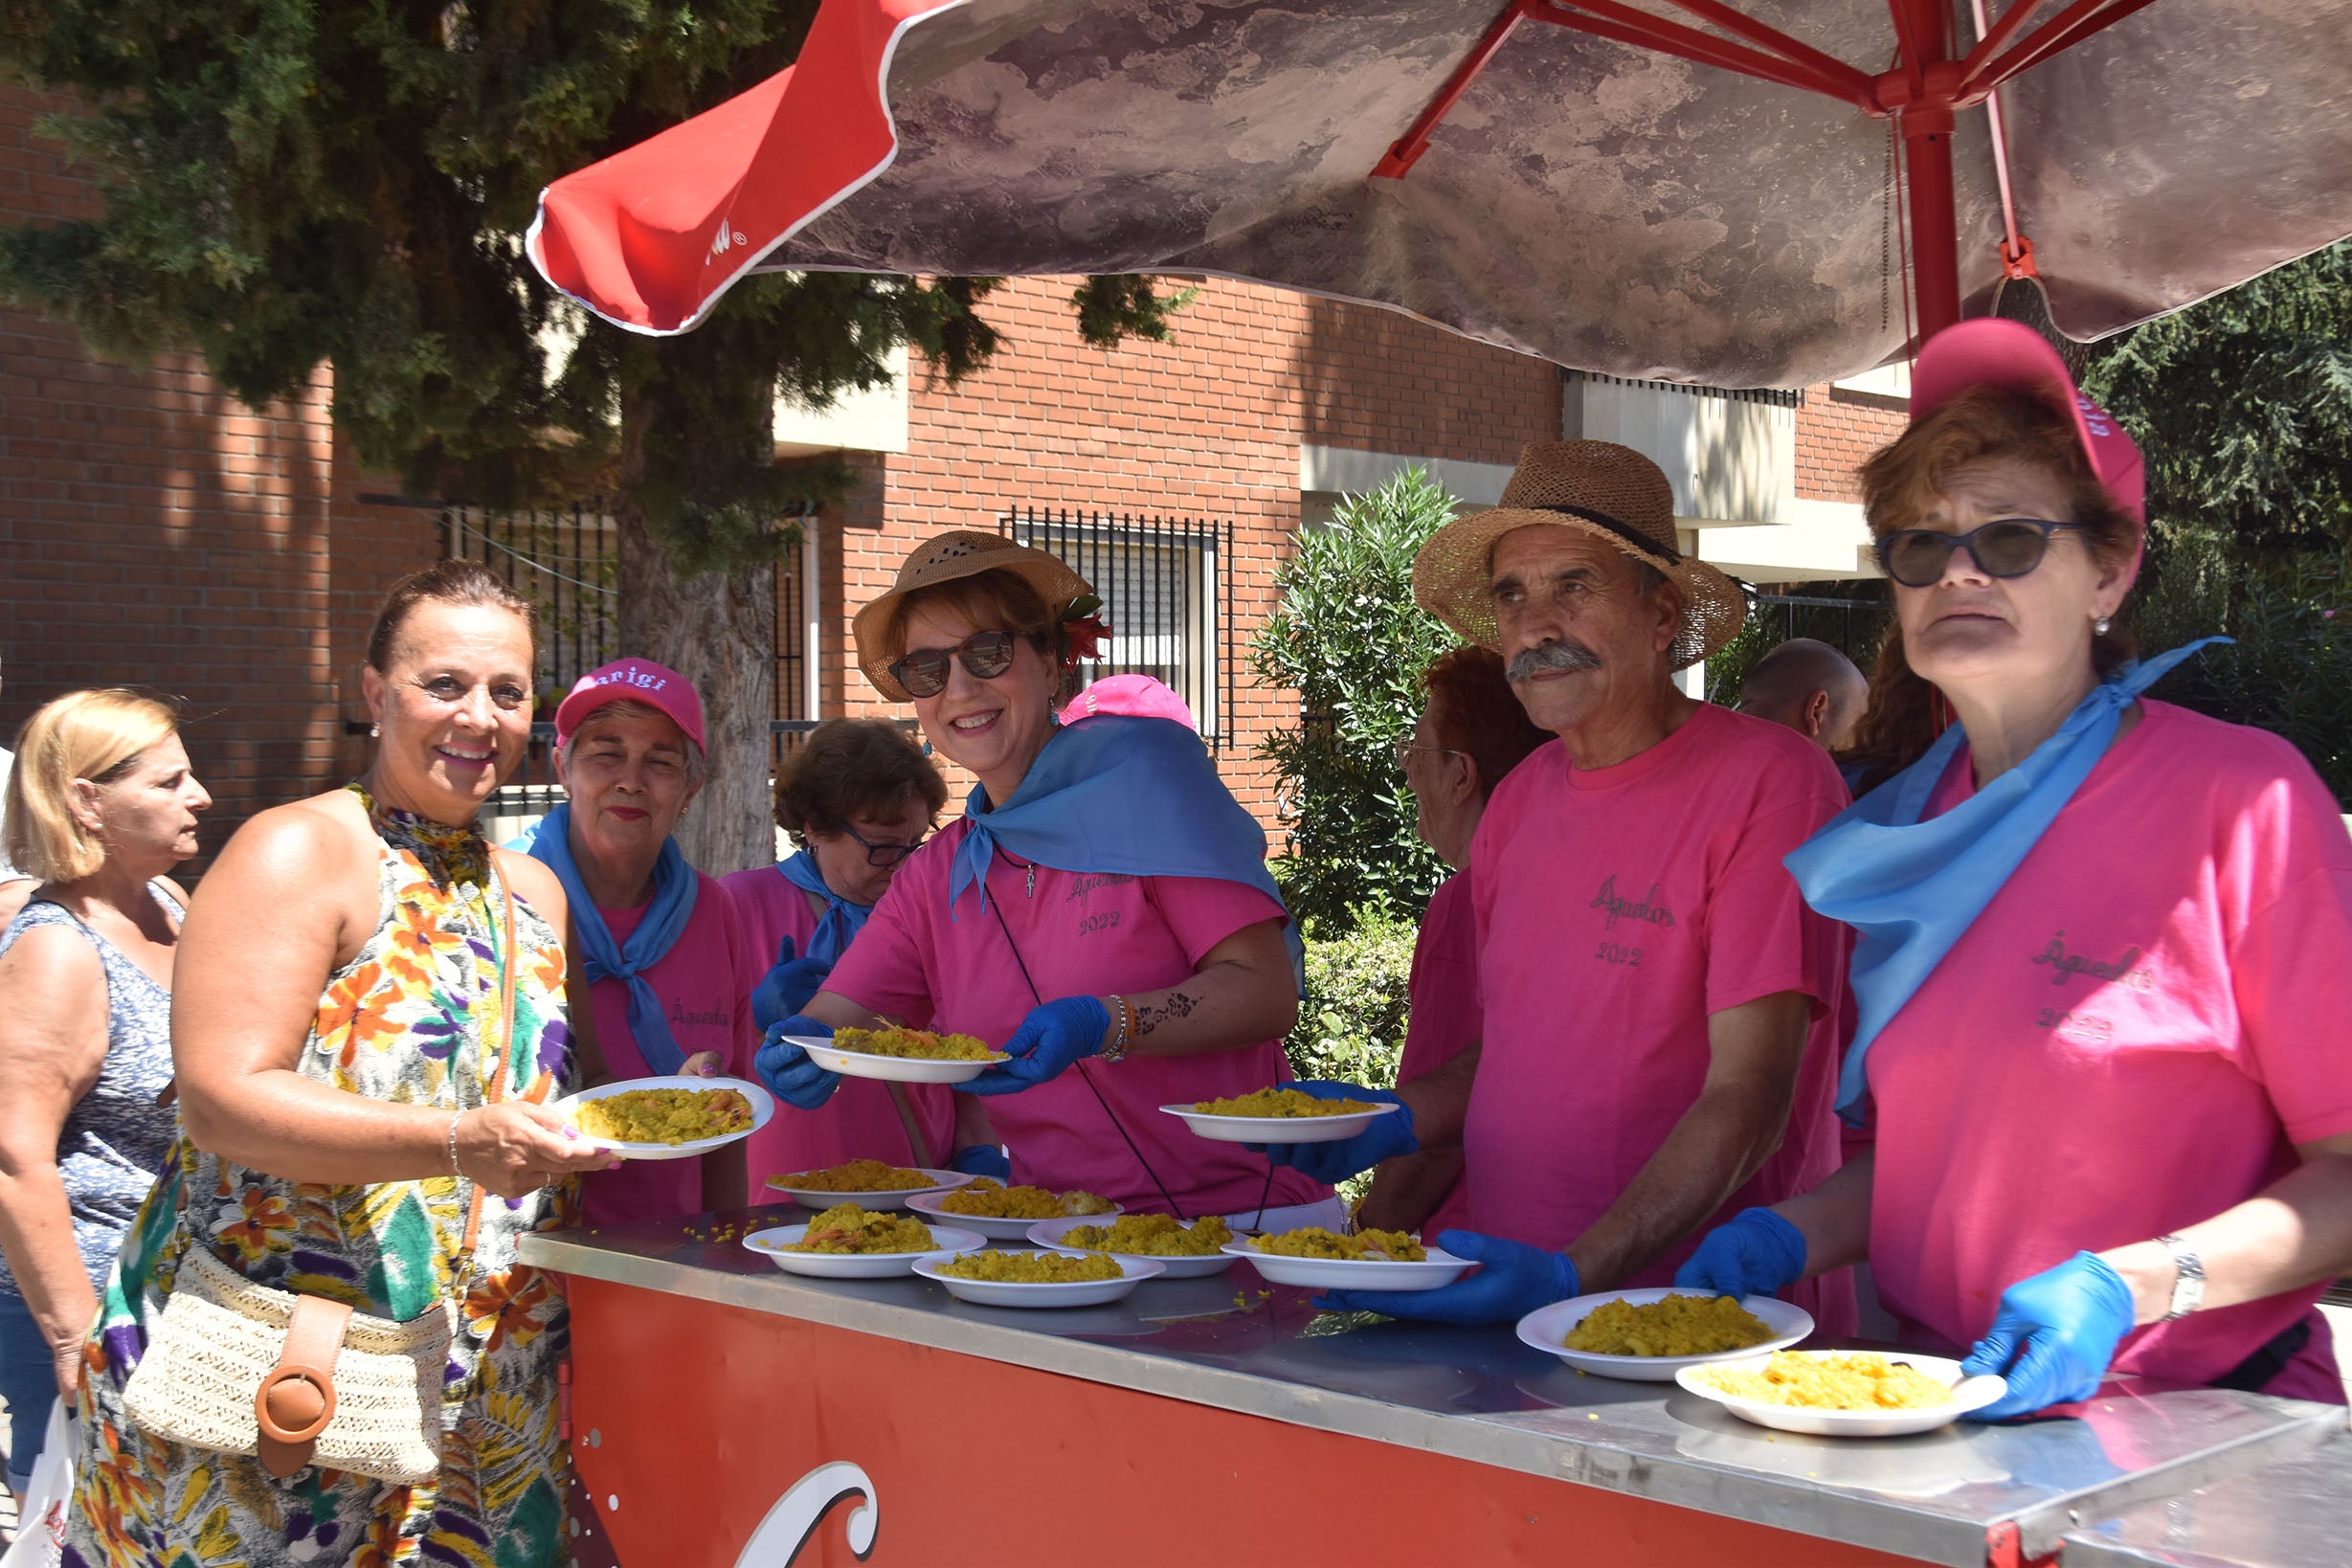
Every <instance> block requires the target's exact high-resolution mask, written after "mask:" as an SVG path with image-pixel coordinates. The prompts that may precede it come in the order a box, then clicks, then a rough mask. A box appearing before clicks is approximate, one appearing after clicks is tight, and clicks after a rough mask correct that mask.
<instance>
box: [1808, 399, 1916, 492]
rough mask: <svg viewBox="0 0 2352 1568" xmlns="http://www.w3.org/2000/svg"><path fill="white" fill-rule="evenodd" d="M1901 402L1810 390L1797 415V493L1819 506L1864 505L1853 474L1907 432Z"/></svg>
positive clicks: (1898, 400) (1900, 400)
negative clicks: (1835, 503) (1834, 503)
mask: <svg viewBox="0 0 2352 1568" xmlns="http://www.w3.org/2000/svg"><path fill="white" fill-rule="evenodd" d="M1904 409H1905V404H1904V402H1903V400H1902V399H1901V398H1896V397H1879V396H1874V395H1872V394H1870V393H1868V392H1846V391H1843V390H1842V389H1840V388H1837V387H1807V388H1806V389H1805V392H1804V402H1803V406H1801V407H1800V408H1799V409H1798V410H1797V494H1798V495H1800V496H1803V497H1805V498H1808V499H1810V500H1815V501H1860V500H1861V499H1862V492H1861V490H1860V489H1859V488H1857V487H1856V485H1855V483H1854V471H1855V470H1856V469H1858V468H1860V467H1861V466H1862V463H1863V461H1864V459H1867V458H1869V457H1870V454H1871V453H1873V452H1875V451H1877V450H1878V449H1879V448H1880V447H1882V446H1884V445H1886V444H1887V443H1888V442H1889V441H1892V440H1893V439H1894V438H1895V437H1897V436H1899V435H1901V434H1902V433H1903V420H1904Z"/></svg>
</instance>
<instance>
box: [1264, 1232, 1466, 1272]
mask: <svg viewBox="0 0 2352 1568" xmlns="http://www.w3.org/2000/svg"><path fill="white" fill-rule="evenodd" d="M1249 1244H1250V1245H1251V1246H1254V1247H1256V1248H1257V1249H1258V1250H1259V1251H1261V1252H1273V1253H1278V1254H1280V1255H1281V1256H1283V1257H1286V1258H1354V1259H1358V1260H1361V1261H1365V1262H1369V1263H1424V1262H1426V1261H1427V1260H1428V1257H1429V1254H1428V1252H1427V1250H1426V1249H1424V1248H1423V1247H1422V1244H1421V1243H1419V1242H1417V1241H1415V1240H1413V1238H1412V1237H1410V1236H1407V1235H1406V1234H1405V1233H1404V1232H1403V1231H1400V1230H1359V1231H1357V1232H1356V1233H1355V1235H1353V1236H1342V1235H1340V1234H1338V1233H1337V1232H1336V1231H1329V1230H1325V1229H1324V1228H1323V1227H1322V1226H1321V1225H1309V1226H1307V1227H1306V1228H1305V1229H1303V1230H1286V1231H1284V1232H1283V1233H1282V1234H1281V1235H1280V1236H1261V1237H1259V1238H1258V1239H1257V1240H1256V1241H1254V1242H1252V1243H1249Z"/></svg>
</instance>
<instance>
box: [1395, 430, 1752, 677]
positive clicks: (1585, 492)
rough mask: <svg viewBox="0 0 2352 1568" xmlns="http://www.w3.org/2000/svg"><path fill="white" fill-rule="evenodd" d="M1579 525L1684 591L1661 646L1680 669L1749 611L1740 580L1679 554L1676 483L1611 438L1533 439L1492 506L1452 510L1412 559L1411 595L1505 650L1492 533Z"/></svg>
mask: <svg viewBox="0 0 2352 1568" xmlns="http://www.w3.org/2000/svg"><path fill="white" fill-rule="evenodd" d="M1530 527H1553V528H1576V529H1579V530H1580V531H1581V532H1583V533H1586V534H1589V535H1591V536H1592V537H1593V538H1595V539H1599V540H1601V541H1602V543H1604V544H1607V545H1609V546H1610V547H1612V548H1614V549H1619V550H1623V551H1624V553H1625V554H1626V555H1627V556H1629V557H1631V558H1632V559H1633V560H1636V561H1640V562H1643V563H1644V564H1646V565H1648V566H1652V567H1655V568H1657V569H1658V571H1660V572H1662V573H1664V574H1665V575H1666V577H1667V578H1668V579H1669V580H1670V581H1671V582H1672V583H1673V584H1674V586H1675V587H1676V588H1678V589H1680V590H1681V591H1682V601H1683V615H1682V630H1681V631H1680V632H1679V633H1677V634H1676V636H1675V638H1674V644H1673V646H1672V647H1671V648H1669V649H1668V650H1667V659H1668V661H1669V668H1672V669H1678V670H1679V669H1683V668H1686V667H1687V666H1689V665H1691V664H1695V663H1697V662H1698V661H1700V660H1702V659H1705V658H1707V657H1708V656H1710V655H1711V654H1714V653H1716V652H1718V651H1719V650H1721V648H1722V647H1723V645H1724V644H1725V643H1727V642H1729V641H1731V639H1732V638H1735V637H1737V636H1738V635H1739V628H1740V626H1741V625H1742V624H1743V623H1745V622H1746V620H1747V618H1748V603H1747V595H1746V594H1742V593H1741V592H1740V590H1739V585H1738V584H1736V583H1735V582H1733V581H1732V580H1731V579H1730V578H1729V577H1726V576H1725V575H1724V574H1723V573H1722V572H1720V571H1716V570H1715V569H1714V567H1711V566H1709V565H1708V564H1707V563H1706V562H1704V561H1695V560H1691V558H1689V557H1687V556H1685V555H1684V554H1683V552H1682V547H1681V544H1680V541H1679V540H1678V539H1677V538H1676V536H1675V532H1674V487H1673V486H1672V485H1670V484H1669V483H1668V482H1667V480H1666V475H1665V473H1664V472H1663V471H1661V470H1660V468H1659V467H1658V465H1657V464H1656V463H1654V462H1652V461H1650V460H1649V459H1647V458H1645V457H1644V456H1642V455H1641V454H1640V453H1639V452H1636V451H1634V450H1633V449H1632V448H1631V447H1627V446H1619V445H1618V444H1617V443H1616V442H1615V441H1530V442H1529V443H1528V444H1527V446H1526V447H1525V449H1523V450H1522V451H1521V452H1520V454H1519V466H1518V467H1517V468H1515V469H1513V470H1512V475H1511V482H1510V483H1509V484H1507V485H1505V486H1504V487H1503V499H1502V502H1501V504H1499V505H1496V506H1494V507H1493V508H1491V509H1490V510H1488V511H1483V512H1471V513H1469V514H1468V515H1467V516H1465V517H1459V518H1456V519H1455V520H1454V521H1453V522H1451V523H1448V524H1446V525H1445V526H1444V527H1442V528H1440V529H1438V531H1437V532H1436V533H1434V534H1432V535H1430V536H1429V542H1428V543H1427V544H1425V545H1423V546H1422V548H1421V553H1420V554H1419V555H1418V556H1416V557H1415V558H1414V561H1413V602H1414V603H1416V604H1418V605H1420V606H1421V607H1422V609H1423V610H1426V611H1428V612H1429V613H1430V614H1431V615H1433V616H1437V617H1438V619H1440V620H1442V621H1444V622H1445V624H1446V625H1448V626H1450V627H1452V628H1453V629H1454V630H1455V631H1457V632H1459V633H1461V634H1462V636H1463V637H1464V638H1467V640H1469V641H1471V642H1475V643H1477V644H1478V645H1479V646H1480V647H1482V648H1491V649H1493V650H1494V651H1496V652H1497V653H1500V652H1501V651H1502V647H1501V638H1500V636H1499V634H1498V633H1497V632H1496V630H1495V625H1494V600H1493V596H1492V594H1491V591H1490V590H1491V585H1492V583H1493V572H1492V565H1493V557H1494V544H1495V541H1496V540H1498V539H1500V538H1502V537H1503V535H1505V534H1507V533H1510V532H1512V530H1513V529H1517V528H1530Z"/></svg>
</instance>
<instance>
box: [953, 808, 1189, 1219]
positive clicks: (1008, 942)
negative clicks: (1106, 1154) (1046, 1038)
mask: <svg viewBox="0 0 2352 1568" xmlns="http://www.w3.org/2000/svg"><path fill="white" fill-rule="evenodd" d="M1004 858H1005V862H1006V863H1007V864H1010V865H1014V866H1015V867H1017V868H1019V869H1025V870H1027V872H1028V873H1029V885H1030V886H1031V887H1032V888H1035V887H1036V886H1037V866H1036V865H1035V864H1030V865H1027V866H1025V867H1024V866H1021V864H1020V862H1017V861H1015V860H1014V859H1013V858H1012V857H1011V856H1010V855H1007V856H1005V857H1004ZM980 898H981V900H982V901H983V902H985V903H986V904H987V905H988V907H989V911H990V912H991V913H993V914H994V915H995V916H996V917H997V930H1000V931H1002V932H1004V945H1005V946H1006V947H1008V948H1010V949H1012V950H1013V962H1014V963H1015V964H1017V965H1019V969H1020V977H1021V981H1022V983H1023V984H1025V985H1026V986H1028V988H1029V995H1030V996H1031V997H1035V998H1036V1000H1037V1004H1038V1005H1039V1006H1040V1007H1042V1006H1044V1005H1045V998H1044V997H1043V996H1042V995H1040V993H1039V991H1038V988H1037V981H1036V980H1035V979H1033V978H1031V977H1030V974H1029V961H1028V960H1027V959H1025V958H1023V957H1022V956H1021V955H1020V944H1019V943H1018V942H1016V941H1014V940H1013V928H1012V927H1010V926H1008V925H1006V924H1005V920H1004V910H1003V909H1001V908H999V907H997V906H998V905H999V904H1000V903H1001V902H1002V901H1001V900H998V899H992V898H990V897H989V896H988V879H987V878H986V877H982V878H981V879H980ZM1070 1065H1071V1066H1072V1068H1073V1069H1075V1070H1076V1072H1077V1074H1078V1076H1079V1077H1080V1078H1081V1079H1083V1080H1084V1081H1085V1083H1086V1087H1087V1089H1088V1090H1090V1091H1091V1092H1092V1093H1093V1095H1094V1103H1095V1104H1097V1105H1099V1106H1101V1107H1102V1108H1103V1114H1104V1115H1106V1116H1108V1117H1109V1118H1110V1126H1111V1131H1115V1132H1117V1133H1118V1134H1119V1141H1120V1142H1121V1143H1124V1144H1126V1145H1127V1152H1128V1153H1129V1154H1132V1155H1134V1156H1135V1163H1136V1164H1138V1165H1140V1166H1142V1167H1143V1174H1144V1175H1145V1176H1150V1177H1151V1178H1152V1185H1153V1186H1154V1187H1157V1188H1158V1189H1159V1196H1160V1198H1162V1199H1163V1200H1164V1201H1165V1202H1166V1203H1167V1205H1168V1207H1169V1209H1170V1211H1171V1212H1172V1213H1174V1214H1175V1215H1176V1218H1177V1219H1178V1220H1181V1221H1185V1222H1186V1223H1188V1224H1189V1223H1190V1222H1191V1221H1192V1216H1190V1215H1188V1214H1186V1213H1185V1212H1184V1208H1183V1205H1181V1204H1179V1203H1178V1202H1177V1201H1176V1195H1175V1194H1174V1193H1172V1192H1170V1191H1169V1190H1168V1184H1167V1183H1166V1182H1164V1181H1162V1180H1161V1179H1160V1178H1159V1173H1158V1172H1157V1171H1154V1170H1153V1169H1152V1162H1151V1161H1150V1160H1148V1159H1146V1158H1144V1157H1143V1151H1142V1150H1140V1149H1138V1148H1136V1147H1135V1140H1134V1139H1133V1138H1131V1137H1129V1136H1128V1135H1127V1128H1126V1126H1125V1124H1123V1123H1122V1122H1121V1121H1120V1120H1119V1113H1118V1112H1117V1111H1115V1110H1113V1109H1110V1102H1109V1100H1106V1099H1104V1098H1103V1091H1102V1090H1101V1089H1100V1088H1099V1087H1097V1086H1095V1082H1094V1076H1093V1074H1091V1073H1089V1072H1087V1071H1086V1064H1085V1063H1084V1062H1074V1063H1072V1064H1070Z"/></svg>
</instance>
